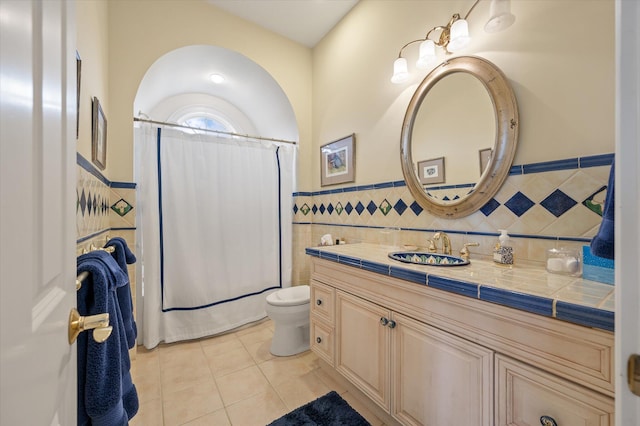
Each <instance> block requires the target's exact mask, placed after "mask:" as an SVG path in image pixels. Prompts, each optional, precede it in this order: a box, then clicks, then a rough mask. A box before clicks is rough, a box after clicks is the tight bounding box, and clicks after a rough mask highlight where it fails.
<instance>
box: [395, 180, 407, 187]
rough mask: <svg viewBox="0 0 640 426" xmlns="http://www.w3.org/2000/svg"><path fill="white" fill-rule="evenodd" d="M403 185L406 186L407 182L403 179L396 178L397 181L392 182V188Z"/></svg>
mask: <svg viewBox="0 0 640 426" xmlns="http://www.w3.org/2000/svg"><path fill="white" fill-rule="evenodd" d="M403 186H407V182H405V181H403V180H397V181H395V182H393V187H394V188H401V187H403Z"/></svg>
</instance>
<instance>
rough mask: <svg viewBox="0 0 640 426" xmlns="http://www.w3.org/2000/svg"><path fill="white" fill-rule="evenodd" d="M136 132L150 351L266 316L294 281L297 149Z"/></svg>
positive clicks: (145, 334)
mask: <svg viewBox="0 0 640 426" xmlns="http://www.w3.org/2000/svg"><path fill="white" fill-rule="evenodd" d="M135 132H136V133H135V143H134V145H135V151H136V152H135V157H136V159H135V164H136V166H135V167H136V182H137V208H138V216H137V220H138V222H137V230H138V242H139V248H140V250H139V251H138V252H139V255H140V253H141V256H140V257H141V262H140V263H141V265H142V270H143V274H142V286H143V287H142V289H143V295H142V298H143V303H142V309H141V310H142V312H141V313H138V317H139V318H140V314H142V317H141V319H140V320H139V323H140V325H141V326H142V327H139V328H141V330H140V331H141V333H140V334H141V336H139V338H141V340H142V343H143V344H144V346H145V347H147V348H153V347H155V346H156V345H157V344H158V343H160V342H161V341H164V342H167V343H169V342H175V341H179V340H186V339H193V338H198V337H203V336H208V335H213V334H217V333H221V332H224V331H227V330H230V329H232V328H235V327H238V326H241V325H244V324H247V323H249V322H252V321H256V320H259V319H261V318H264V317H265V315H266V314H265V298H266V295H267V294H268V293H269V292H270V291H272V290H275V289H277V288H280V287H288V286H290V285H291V262H292V254H291V244H292V238H291V219H292V217H291V215H292V193H293V185H294V164H295V157H296V147H295V146H293V145H291V144H277V143H273V142H266V141H255V140H239V139H236V138H234V139H232V138H228V137H223V136H217V135H215V134H202V133H196V134H193V133H187V132H184V131H181V130H176V129H172V128H158V127H153V126H150V125H147V124H145V125H141V126H139V127H137V128H136V129H135ZM138 306H140V304H138Z"/></svg>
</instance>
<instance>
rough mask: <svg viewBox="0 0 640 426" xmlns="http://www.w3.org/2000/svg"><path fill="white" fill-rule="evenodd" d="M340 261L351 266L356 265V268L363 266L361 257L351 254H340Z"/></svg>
mask: <svg viewBox="0 0 640 426" xmlns="http://www.w3.org/2000/svg"><path fill="white" fill-rule="evenodd" d="M338 262H340V263H343V264H345V265H349V266H355V267H356V268H360V267H361V266H362V264H361V261H360V259H358V258H356V257H351V256H343V255H339V256H338Z"/></svg>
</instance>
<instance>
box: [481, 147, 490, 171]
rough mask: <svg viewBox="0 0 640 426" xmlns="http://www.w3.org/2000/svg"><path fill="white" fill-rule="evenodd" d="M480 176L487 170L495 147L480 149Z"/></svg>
mask: <svg viewBox="0 0 640 426" xmlns="http://www.w3.org/2000/svg"><path fill="white" fill-rule="evenodd" d="M479 152H480V176H482V173H483V172H484V171H485V169H486V168H487V166H488V165H489V161H491V156H492V155H493V149H491V148H486V149H481V150H480V151H479Z"/></svg>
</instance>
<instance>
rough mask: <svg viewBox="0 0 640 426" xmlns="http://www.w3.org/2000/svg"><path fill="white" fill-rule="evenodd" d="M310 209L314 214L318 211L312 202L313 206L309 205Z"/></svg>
mask: <svg viewBox="0 0 640 426" xmlns="http://www.w3.org/2000/svg"><path fill="white" fill-rule="evenodd" d="M311 211H312V212H313V214H316V213H317V212H318V206H316V205H315V204H314V205H313V207H311Z"/></svg>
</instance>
